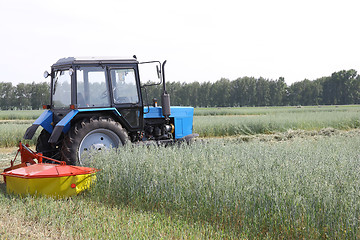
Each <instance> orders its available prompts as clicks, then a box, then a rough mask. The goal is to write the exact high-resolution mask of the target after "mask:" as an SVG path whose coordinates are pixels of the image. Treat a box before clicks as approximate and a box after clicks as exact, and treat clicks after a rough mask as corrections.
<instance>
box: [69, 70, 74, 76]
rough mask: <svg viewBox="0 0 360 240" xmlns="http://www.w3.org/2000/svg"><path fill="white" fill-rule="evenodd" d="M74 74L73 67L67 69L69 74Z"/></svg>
mask: <svg viewBox="0 0 360 240" xmlns="http://www.w3.org/2000/svg"><path fill="white" fill-rule="evenodd" d="M73 74H74V69H72V68H70V69H69V75H70V76H72V75H73Z"/></svg>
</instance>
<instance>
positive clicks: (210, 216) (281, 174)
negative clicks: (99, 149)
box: [92, 135, 360, 239]
mask: <svg viewBox="0 0 360 240" xmlns="http://www.w3.org/2000/svg"><path fill="white" fill-rule="evenodd" d="M359 144H360V136H359V135H355V136H353V137H346V136H337V137H323V138H320V139H318V140H308V141H304V140H303V139H300V138H297V139H295V140H294V141H286V142H278V143H276V144H274V143H272V142H257V141H254V142H250V143H242V142H241V141H240V142H239V141H237V140H236V139H233V140H211V141H209V142H207V143H195V144H193V145H191V146H180V147H167V148H163V147H147V148H145V147H144V148H142V147H136V148H133V147H127V148H125V149H119V150H118V152H115V151H110V152H106V153H101V154H99V155H95V156H94V158H93V162H92V164H93V165H94V166H95V167H98V168H101V169H103V170H102V171H101V172H100V173H99V174H98V182H97V185H96V188H95V189H94V192H93V194H94V195H93V197H94V198H95V199H97V200H99V201H104V202H107V203H111V204H120V205H123V204H125V205H131V206H136V207H137V208H138V209H146V210H155V209H156V210H158V211H163V212H164V213H167V214H174V215H179V216H183V217H185V218H187V219H193V220H194V221H199V222H208V223H211V224H213V225H214V226H215V227H216V228H217V229H220V230H223V231H225V232H226V231H230V232H235V233H236V234H237V235H238V236H246V237H247V238H265V237H270V238H276V239H278V238H284V239H289V238H292V239H299V238H305V239H314V238H331V239H344V238H347V239H349V238H353V239H354V238H357V237H360V236H359V231H358V230H359V227H360V225H359V217H360V215H359V213H360V176H359V174H358V173H359V171H360V158H359V150H358V149H359V148H358V146H359Z"/></svg>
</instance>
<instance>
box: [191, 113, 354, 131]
mask: <svg viewBox="0 0 360 240" xmlns="http://www.w3.org/2000/svg"><path fill="white" fill-rule="evenodd" d="M359 113H360V112H357V111H342V112H338V111H319V112H317V111H300V112H292V111H283V112H277V113H271V114H265V115H246V116H241V115H231V116H223V115H221V116H195V117H194V132H196V133H199V134H200V136H202V137H217V136H234V135H253V134H269V133H275V132H286V131H288V130H295V129H302V130H320V129H322V128H327V127H332V128H335V129H340V130H349V129H353V128H359V127H360V117H359V116H360V114H359Z"/></svg>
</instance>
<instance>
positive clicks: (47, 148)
mask: <svg viewBox="0 0 360 240" xmlns="http://www.w3.org/2000/svg"><path fill="white" fill-rule="evenodd" d="M50 136H51V134H50V133H49V132H48V131H46V130H45V129H43V130H42V131H41V133H40V135H39V137H38V139H37V142H36V152H41V153H42V154H43V155H44V156H45V157H49V158H53V159H57V160H60V151H59V150H60V148H59V146H56V144H51V143H49V142H48V141H49V138H50ZM44 162H46V160H44Z"/></svg>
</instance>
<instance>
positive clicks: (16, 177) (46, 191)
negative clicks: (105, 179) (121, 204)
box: [1, 142, 99, 197]
mask: <svg viewBox="0 0 360 240" xmlns="http://www.w3.org/2000/svg"><path fill="white" fill-rule="evenodd" d="M19 153H20V155H21V163H20V164H18V165H14V163H15V160H16V158H17V156H18V155H19ZM43 159H46V160H49V161H52V163H43ZM35 160H37V162H38V163H36V161H35ZM97 171H99V170H98V169H95V168H89V167H81V166H71V165H66V163H65V162H64V161H58V160H56V159H52V158H49V157H45V156H43V155H42V153H36V152H34V151H32V150H31V149H30V148H29V146H28V145H24V144H23V143H21V142H20V143H19V149H18V151H17V153H16V156H15V158H14V160H12V161H11V166H10V167H9V168H6V169H5V170H4V172H3V173H1V175H3V177H4V181H5V183H6V190H7V192H8V193H13V194H18V195H45V196H52V197H69V196H73V195H76V194H78V193H80V192H82V191H84V190H86V189H88V188H89V187H90V185H92V184H93V183H94V182H95V179H96V172H97Z"/></svg>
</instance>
